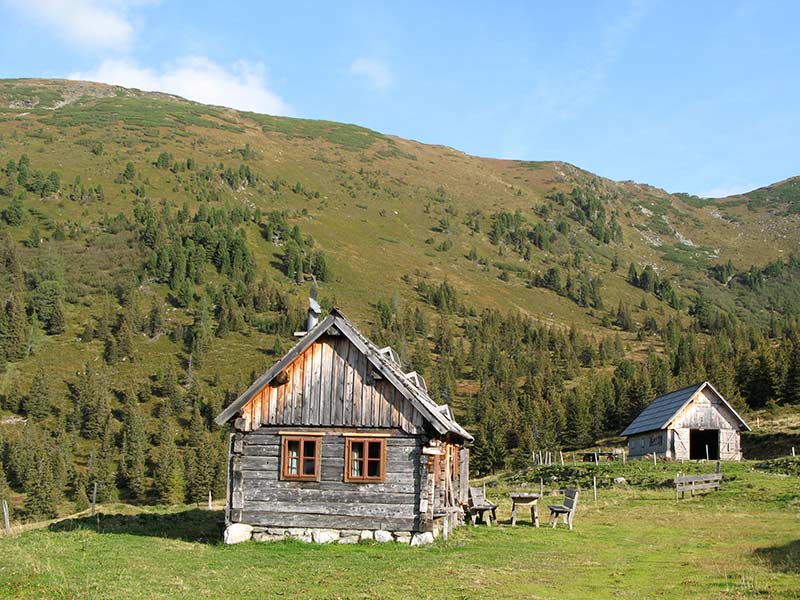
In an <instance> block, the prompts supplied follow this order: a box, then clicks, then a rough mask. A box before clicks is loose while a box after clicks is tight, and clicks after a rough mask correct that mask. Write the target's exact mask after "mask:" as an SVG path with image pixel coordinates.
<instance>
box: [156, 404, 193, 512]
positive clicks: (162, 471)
mask: <svg viewBox="0 0 800 600" xmlns="http://www.w3.org/2000/svg"><path fill="white" fill-rule="evenodd" d="M160 419H161V426H160V428H159V435H158V438H159V444H158V446H157V447H156V448H154V450H153V463H154V465H155V468H154V470H153V480H154V487H155V492H156V497H157V498H158V500H159V502H162V503H164V504H179V503H180V502H183V499H184V495H185V482H184V473H183V462H182V461H181V458H180V454H179V453H178V448H177V447H176V446H175V438H174V436H173V434H172V424H171V422H170V421H171V419H170V418H169V417H168V416H166V415H161V416H160Z"/></svg>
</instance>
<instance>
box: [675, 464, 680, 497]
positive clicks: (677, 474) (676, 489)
mask: <svg viewBox="0 0 800 600" xmlns="http://www.w3.org/2000/svg"><path fill="white" fill-rule="evenodd" d="M680 476H681V473H680V471H678V472H677V473H675V480H676V481H677V480H678V477H680ZM677 501H678V484H677V483H676V484H675V502H677Z"/></svg>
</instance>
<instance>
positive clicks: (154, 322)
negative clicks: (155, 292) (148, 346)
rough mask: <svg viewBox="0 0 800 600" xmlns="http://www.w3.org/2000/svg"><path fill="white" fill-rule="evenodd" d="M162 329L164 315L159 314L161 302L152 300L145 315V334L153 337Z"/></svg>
mask: <svg viewBox="0 0 800 600" xmlns="http://www.w3.org/2000/svg"><path fill="white" fill-rule="evenodd" d="M162 329H164V315H163V313H162V312H161V302H159V301H158V300H154V301H153V305H152V306H151V307H150V312H149V313H148V314H147V333H148V335H150V337H153V336H154V335H156V333H158V332H159V331H161V330H162Z"/></svg>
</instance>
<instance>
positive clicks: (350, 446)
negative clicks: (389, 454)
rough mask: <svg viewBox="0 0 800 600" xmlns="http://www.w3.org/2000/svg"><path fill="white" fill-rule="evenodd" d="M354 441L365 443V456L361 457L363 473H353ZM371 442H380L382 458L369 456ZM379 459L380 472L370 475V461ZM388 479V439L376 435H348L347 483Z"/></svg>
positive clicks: (346, 449)
mask: <svg viewBox="0 0 800 600" xmlns="http://www.w3.org/2000/svg"><path fill="white" fill-rule="evenodd" d="M353 443H362V444H364V458H361V459H359V460H361V462H362V465H363V466H362V471H361V472H362V473H363V475H353V474H352V473H353ZM369 444H380V448H381V450H380V458H378V459H374V458H369ZM375 460H379V461H380V463H379V468H378V471H379V474H378V475H377V476H375V475H372V476H370V475H368V473H369V462H370V461H375ZM385 479H386V439H385V438H382V437H381V438H375V437H346V438H345V452H344V480H345V481H346V482H347V483H381V482H383V481H385Z"/></svg>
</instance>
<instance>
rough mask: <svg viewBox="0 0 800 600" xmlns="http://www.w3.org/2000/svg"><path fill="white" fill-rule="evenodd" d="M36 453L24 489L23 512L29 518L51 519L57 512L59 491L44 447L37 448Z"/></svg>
mask: <svg viewBox="0 0 800 600" xmlns="http://www.w3.org/2000/svg"><path fill="white" fill-rule="evenodd" d="M36 455H37V456H36V460H35V461H34V463H33V465H32V469H31V474H30V477H29V480H28V485H27V486H26V489H25V491H26V492H27V496H26V498H25V512H26V514H27V515H28V516H29V517H30V518H34V519H52V518H53V517H55V516H56V513H57V508H58V501H59V499H60V493H59V490H58V489H56V482H55V479H54V477H53V469H52V464H51V460H50V456H49V453H48V451H47V449H46V448H45V447H40V448H38V449H37V452H36Z"/></svg>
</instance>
